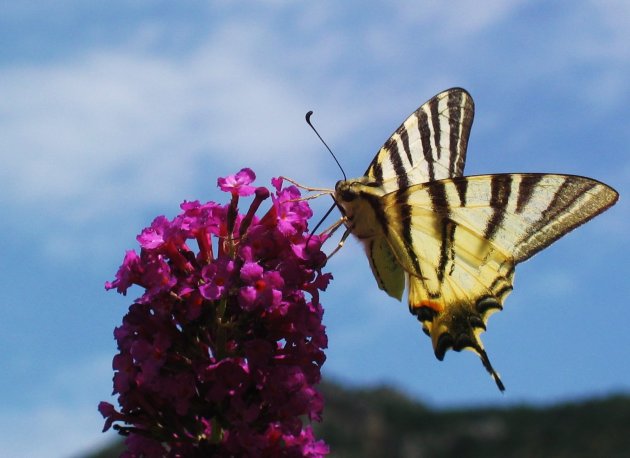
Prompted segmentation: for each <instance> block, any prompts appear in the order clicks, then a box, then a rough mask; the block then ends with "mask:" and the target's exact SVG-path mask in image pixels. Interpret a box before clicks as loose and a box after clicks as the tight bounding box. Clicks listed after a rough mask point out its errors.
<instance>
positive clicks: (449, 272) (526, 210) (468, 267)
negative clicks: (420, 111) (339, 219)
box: [383, 174, 618, 389]
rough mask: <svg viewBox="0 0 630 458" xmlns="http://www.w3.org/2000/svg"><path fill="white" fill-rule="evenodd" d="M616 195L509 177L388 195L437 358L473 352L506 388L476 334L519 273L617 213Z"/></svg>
mask: <svg viewBox="0 0 630 458" xmlns="http://www.w3.org/2000/svg"><path fill="white" fill-rule="evenodd" d="M617 198H618V194H617V192H616V191H614V190H613V189H612V188H610V187H608V186H606V185H605V184H602V183H600V182H598V181H595V180H592V179H589V178H584V177H578V176H570V175H550V174H502V175H481V176H471V177H459V178H453V179H448V180H441V181H435V182H429V183H426V184H423V185H417V186H412V187H409V188H407V189H401V190H399V191H396V192H393V193H390V194H387V195H385V196H383V220H384V221H386V225H387V227H388V230H387V240H388V242H389V246H390V248H391V251H392V253H393V254H394V256H395V257H396V259H397V260H398V261H399V263H400V264H401V266H402V268H403V269H404V270H405V271H406V272H407V274H408V284H409V307H410V311H411V312H412V313H413V314H415V315H416V316H417V317H418V319H419V320H420V321H421V322H422V324H423V329H424V330H425V332H427V333H428V334H429V335H430V336H431V339H432V342H433V348H434V351H435V354H436V356H437V357H438V359H442V358H443V357H444V354H445V352H446V351H447V350H448V349H449V348H452V349H454V350H456V351H459V350H462V349H464V348H469V349H472V350H473V351H475V352H476V353H477V354H479V356H480V357H481V359H482V362H483V364H484V366H485V367H486V369H487V370H488V371H489V372H490V373H491V375H492V376H493V377H494V379H495V381H496V383H497V385H498V386H499V388H500V389H503V384H502V383H501V381H500V379H499V377H498V375H497V374H496V372H495V371H494V370H493V369H492V366H491V364H490V361H489V360H488V357H487V355H486V353H485V351H484V349H483V345H482V343H481V340H480V339H479V334H480V333H481V332H482V331H484V330H485V328H486V322H487V319H488V316H489V315H490V313H491V312H493V311H497V310H501V309H502V304H503V301H504V299H505V298H506V297H507V295H508V294H509V293H510V291H511V290H512V279H513V275H514V266H515V265H516V264H517V263H518V262H521V261H524V260H526V259H528V258H529V257H531V256H532V255H534V254H535V253H537V252H538V251H540V250H541V249H543V248H545V247H546V246H548V245H549V244H551V243H553V242H554V241H555V240H557V239H558V238H560V237H561V236H563V235H564V234H566V233H568V232H570V231H571V230H572V229H574V228H576V227H577V226H579V225H581V224H583V223H585V222H586V221H588V220H589V219H591V218H593V217H594V216H596V215H597V214H599V213H601V212H602V211H604V210H606V209H607V208H608V207H610V206H611V205H613V204H614V203H615V202H616V200H617Z"/></svg>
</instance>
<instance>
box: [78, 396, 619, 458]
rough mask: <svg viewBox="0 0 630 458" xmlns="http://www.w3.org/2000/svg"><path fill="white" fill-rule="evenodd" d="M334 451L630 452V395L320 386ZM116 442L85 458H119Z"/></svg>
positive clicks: (442, 454)
mask: <svg viewBox="0 0 630 458" xmlns="http://www.w3.org/2000/svg"><path fill="white" fill-rule="evenodd" d="M320 389H321V392H322V393H323V395H324V397H325V400H326V403H325V408H324V421H323V423H321V424H319V425H315V430H316V433H317V434H316V435H317V437H318V438H322V439H324V440H325V441H326V443H327V444H329V445H330V448H331V454H330V456H331V457H332V458H355V457H364V458H377V457H379V458H380V457H388V458H389V457H391V458H411V457H413V458H417V457H423V458H450V457H453V458H455V457H457V458H460V457H466V458H468V457H471V458H475V457H484V458H493V457H501V458H504V457H514V458H519V457H528V458H529V457H560V458H562V457H567V458H569V457H571V458H576V457H577V458H579V457H588V458H591V457H606V458H609V457H610V458H613V457H620V458H621V457H630V397H629V396H614V397H609V398H605V399H596V400H590V401H583V402H576V403H567V404H560V405H555V406H552V407H546V408H542V407H540V408H539V407H527V406H519V407H511V408H482V409H451V410H437V409H430V408H428V407H426V406H424V405H423V404H421V403H419V402H417V401H413V400H411V399H409V398H407V397H405V396H404V395H402V394H401V393H399V392H398V391H396V390H393V389H390V388H385V387H383V388H370V389H349V388H344V387H342V386H340V385H337V384H332V383H324V384H322V385H320ZM122 450H123V449H122V446H121V444H120V443H115V444H112V446H111V447H109V448H108V449H106V450H103V451H101V452H99V453H97V454H93V455H89V456H86V457H84V458H110V457H117V456H118V455H119V454H120V452H121V451H122Z"/></svg>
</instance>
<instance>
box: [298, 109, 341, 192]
mask: <svg viewBox="0 0 630 458" xmlns="http://www.w3.org/2000/svg"><path fill="white" fill-rule="evenodd" d="M312 115H313V111H309V112H308V113H306V116H305V118H306V123H307V124H308V125H309V126H310V127H311V129H313V132H315V134H316V135H317V137H318V138H319V140H320V141H321V142H322V143H323V144H324V146H325V147H326V149H327V150H328V152H329V153H330V155H331V156H332V157H333V159H334V160H335V162H336V163H337V165H338V166H339V170H341V174H342V175H343V179H344V180H346V181H347V180H348V177H346V172H344V171H343V167H342V166H341V164H340V163H339V161H338V160H337V156H335V153H333V152H332V150H331V149H330V147H329V146H328V145H327V144H326V142H325V141H324V139H323V138H322V136H321V135H319V132H317V129H315V127H314V126H313V124H312V123H311V116H312Z"/></svg>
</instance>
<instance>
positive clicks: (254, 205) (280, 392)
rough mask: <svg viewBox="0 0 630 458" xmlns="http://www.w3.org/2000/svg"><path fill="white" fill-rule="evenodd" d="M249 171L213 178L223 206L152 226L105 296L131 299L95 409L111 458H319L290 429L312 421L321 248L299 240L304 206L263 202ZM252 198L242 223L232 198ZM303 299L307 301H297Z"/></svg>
mask: <svg viewBox="0 0 630 458" xmlns="http://www.w3.org/2000/svg"><path fill="white" fill-rule="evenodd" d="M254 178H255V175H254V173H253V172H252V171H251V170H249V169H243V170H241V171H240V172H239V173H237V174H235V175H233V176H229V177H227V178H220V179H219V180H218V185H219V187H220V188H221V189H222V190H223V191H226V192H228V193H230V194H231V200H230V203H229V204H227V205H219V204H217V203H214V202H209V203H206V204H201V203H199V202H184V203H183V204H182V205H181V209H182V212H181V213H180V214H179V215H178V216H176V217H175V218H174V219H173V220H169V219H167V218H165V217H163V216H160V217H157V218H156V219H155V220H154V221H153V223H152V224H151V226H150V227H148V228H146V229H144V230H143V231H142V233H141V234H140V235H139V236H138V238H137V240H138V242H139V244H140V246H141V250H140V254H139V255H138V254H137V253H136V252H135V251H128V252H127V253H126V255H125V258H124V261H123V264H122V266H121V267H120V269H119V270H118V273H117V274H116V279H115V280H114V281H113V282H107V283H106V285H105V287H106V289H113V288H116V289H117V291H118V292H119V293H122V294H126V293H127V290H128V288H129V287H130V286H132V285H134V284H135V285H139V286H141V287H142V288H144V294H143V295H142V296H141V297H140V298H138V299H136V301H135V302H134V303H133V304H132V305H131V306H130V308H129V312H128V313H127V314H126V315H125V317H124V318H123V323H122V325H121V326H120V327H118V328H116V330H115V331H114V336H115V338H116V341H117V342H118V349H119V353H118V354H117V355H116V356H115V357H114V361H113V367H114V370H115V373H114V393H115V394H118V402H119V404H120V409H119V410H116V408H114V406H113V405H111V404H109V403H107V402H101V403H100V404H99V411H100V412H101V414H102V415H103V416H104V417H105V419H106V421H105V428H104V430H108V429H109V428H110V427H112V425H114V426H113V427H114V429H116V430H118V431H119V432H120V433H121V434H123V435H126V436H128V437H127V439H126V445H127V451H126V452H125V454H124V455H123V456H127V457H139V456H170V457H180V456H259V457H294V456H295V457H302V456H305V457H318V456H323V455H325V454H326V453H327V452H328V447H327V446H326V445H325V444H324V443H323V442H322V441H317V440H316V439H315V437H314V436H313V431H312V429H311V427H310V425H308V426H304V424H303V420H304V419H308V420H309V422H310V421H313V420H315V421H319V420H321V413H322V408H323V401H322V398H321V396H320V394H319V393H318V392H317V391H316V390H315V389H314V388H313V386H314V385H315V384H316V383H318V382H319V381H320V368H321V366H322V364H323V363H324V360H325V355H324V352H323V349H324V348H326V346H327V337H326V333H325V330H324V326H323V325H322V323H321V320H322V315H323V310H322V307H321V305H320V303H319V291H320V290H324V289H325V288H326V286H327V285H328V282H329V281H330V279H331V278H332V276H331V275H330V274H328V273H322V271H321V269H322V267H323V266H324V264H325V261H326V257H325V255H324V254H323V253H322V252H321V249H320V247H321V244H322V243H323V238H321V237H318V236H315V235H309V234H308V232H307V220H308V219H309V218H310V217H311V216H312V212H311V210H310V208H309V206H308V204H307V203H306V202H305V201H303V200H299V197H300V193H299V191H298V189H297V188H296V187H294V186H290V187H287V188H284V189H283V188H282V185H283V180H282V179H280V178H278V179H274V180H272V184H273V186H274V188H275V193H274V194H273V195H271V197H272V205H271V208H270V209H269V211H267V213H266V214H265V215H264V216H263V217H262V218H260V219H259V218H258V217H257V216H256V215H255V213H256V211H257V210H258V208H259V206H260V204H261V203H262V202H263V201H264V200H265V199H267V198H268V197H269V196H270V194H271V193H270V191H269V190H268V189H267V188H264V187H259V188H256V187H254V186H252V185H251V183H252V182H253V180H254ZM251 195H253V196H254V197H253V201H252V202H251V205H250V207H249V210H248V211H247V213H245V214H240V213H239V211H238V203H239V198H240V197H243V196H251ZM305 293H308V297H307V295H306V294H305Z"/></svg>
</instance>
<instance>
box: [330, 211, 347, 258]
mask: <svg viewBox="0 0 630 458" xmlns="http://www.w3.org/2000/svg"><path fill="white" fill-rule="evenodd" d="M342 222H343V219H340V220H339V221H338V222H337V223H338V224H337V223H335V224H336V226H335V228H334V229H333V231H332V232H334V231H335V230H337V228H338V227H339V226H341V223H342ZM350 234H351V232H350V229H346V232H344V233H343V235H342V236H341V240H339V243H338V244H337V247H336V248H335V249H334V250H333V251H332V253H330V254H329V255H328V257H327V258H326V260H328V259H330V258H332V257H333V256H334V255H335V254H336V253H337V251H339V250H341V247H342V246H343V244H344V243H346V239H347V238H348V236H349V235H350Z"/></svg>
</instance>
